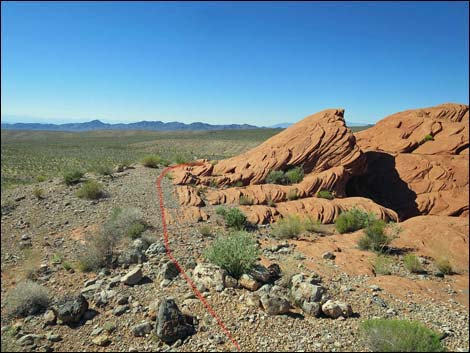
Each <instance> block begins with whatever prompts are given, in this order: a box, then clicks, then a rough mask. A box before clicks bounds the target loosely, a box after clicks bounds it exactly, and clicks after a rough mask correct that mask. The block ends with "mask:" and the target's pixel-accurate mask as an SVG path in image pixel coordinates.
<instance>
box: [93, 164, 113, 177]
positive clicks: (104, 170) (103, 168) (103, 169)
mask: <svg viewBox="0 0 470 353" xmlns="http://www.w3.org/2000/svg"><path fill="white" fill-rule="evenodd" d="M95 172H96V173H98V174H100V175H107V176H110V175H113V168H111V167H110V166H109V165H100V166H98V167H96V169H95Z"/></svg>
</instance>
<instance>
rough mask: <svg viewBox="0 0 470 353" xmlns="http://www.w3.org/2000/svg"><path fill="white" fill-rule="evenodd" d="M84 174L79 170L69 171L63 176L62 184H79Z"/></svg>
mask: <svg viewBox="0 0 470 353" xmlns="http://www.w3.org/2000/svg"><path fill="white" fill-rule="evenodd" d="M83 175H84V173H83V172H82V171H80V170H71V171H69V172H66V173H65V174H64V183H65V184H66V185H73V184H77V183H79V182H80V179H82V178H83Z"/></svg>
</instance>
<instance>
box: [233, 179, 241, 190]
mask: <svg viewBox="0 0 470 353" xmlns="http://www.w3.org/2000/svg"><path fill="white" fill-rule="evenodd" d="M231 186H232V187H236V188H240V187H242V186H243V181H241V180H238V181H236V182H234V183H233V184H232V185H231Z"/></svg>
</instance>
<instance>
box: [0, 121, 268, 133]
mask: <svg viewBox="0 0 470 353" xmlns="http://www.w3.org/2000/svg"><path fill="white" fill-rule="evenodd" d="M1 127H2V129H6V130H51V131H92V130H156V131H174V130H243V129H259V127H258V126H254V125H248V124H241V125H240V124H230V125H211V124H206V123H199V122H197V123H191V124H185V123H180V122H177V121H173V122H169V123H164V122H162V121H139V122H135V123H129V124H123V123H120V124H108V123H103V122H102V121H100V120H93V121H89V122H85V123H68V124H41V123H13V124H10V123H2V124H1Z"/></svg>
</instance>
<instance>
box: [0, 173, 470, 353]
mask: <svg viewBox="0 0 470 353" xmlns="http://www.w3.org/2000/svg"><path fill="white" fill-rule="evenodd" d="M161 171H162V169H148V168H143V167H141V166H135V168H134V169H129V170H126V171H124V172H122V173H116V174H115V176H114V177H113V178H109V177H96V176H94V175H87V176H86V177H88V178H97V179H98V180H99V181H100V182H101V183H102V184H103V185H104V188H105V190H106V191H107V193H108V196H107V197H106V198H104V199H102V200H99V201H85V200H81V199H79V198H77V197H76V196H75V190H76V189H77V188H78V187H79V186H73V187H68V186H65V185H63V184H62V183H61V181H60V180H58V179H54V180H51V181H46V182H43V183H40V184H38V185H37V187H39V188H41V189H43V191H44V194H45V198H44V199H42V200H37V199H36V197H34V195H33V190H34V189H35V187H36V186H25V187H20V188H17V189H14V190H8V191H7V192H5V193H3V194H2V209H3V206H4V205H7V204H8V202H10V203H11V204H13V206H14V208H13V209H12V210H10V211H9V212H8V213H7V214H3V215H2V220H1V221H2V230H1V245H2V249H1V259H2V268H1V269H2V285H1V290H2V327H7V326H8V325H11V324H12V323H17V324H20V325H21V332H22V333H23V334H27V333H33V334H39V335H42V334H44V335H47V334H48V333H53V334H57V335H60V336H61V338H62V339H61V340H60V341H58V342H50V341H48V340H47V339H42V341H41V342H40V343H38V344H37V345H36V346H35V347H33V348H34V350H37V351H44V350H48V349H53V350H54V351H75V350H77V351H129V350H131V351H133V350H134V351H136V350H138V351H168V350H171V351H231V350H234V346H233V344H232V343H231V342H230V341H229V340H228V339H227V338H226V336H225V335H224V333H223V332H222V330H221V329H220V328H219V326H218V325H217V323H216V322H215V321H214V320H213V319H212V318H211V316H210V315H208V313H207V311H206V310H205V308H204V306H203V305H202V303H200V302H199V301H198V300H196V299H194V297H193V296H192V295H191V294H192V291H191V289H190V288H189V286H188V285H187V283H186V282H185V281H184V280H183V279H182V278H181V277H180V276H179V277H177V278H176V279H175V280H174V281H173V282H171V284H170V285H168V286H164V287H162V286H161V282H160V280H158V279H157V277H158V273H159V270H160V268H161V267H162V265H163V264H164V263H165V262H167V261H168V258H167V257H166V255H165V254H161V255H159V256H156V257H153V258H151V259H150V260H149V261H148V262H146V263H145V264H144V265H143V272H144V275H145V276H146V278H147V280H146V281H144V282H143V284H139V285H136V286H133V287H128V286H124V285H122V284H120V285H118V286H117V287H115V288H113V289H114V290H115V291H116V296H117V297H119V296H129V297H130V299H129V304H128V305H129V310H128V311H127V312H125V313H124V314H123V315H121V316H116V315H115V314H113V310H114V309H115V308H116V306H117V305H116V304H114V303H111V304H108V305H106V306H104V307H96V306H95V305H94V302H93V300H90V307H91V308H92V309H94V310H96V311H97V315H96V317H94V318H93V319H91V320H88V321H86V322H85V323H84V324H83V325H79V326H77V327H75V328H70V327H68V326H62V325H55V326H46V325H44V319H43V317H42V316H30V317H27V318H26V319H21V320H14V321H11V320H10V319H9V318H7V317H6V316H5V315H4V311H3V306H4V297H6V296H7V292H8V290H9V289H11V288H12V287H13V286H14V285H15V283H17V281H18V280H19V277H18V273H19V272H21V271H17V269H19V268H21V267H23V266H24V265H25V263H27V262H28V260H30V259H29V258H28V256H30V253H28V252H25V251H24V250H21V249H20V244H21V243H22V237H24V236H25V235H27V236H29V237H30V238H31V242H32V247H33V249H35V250H36V251H37V252H39V253H40V263H41V264H44V265H47V268H48V270H49V273H50V276H45V278H43V279H42V280H40V282H41V284H43V285H44V286H45V287H46V288H48V289H49V291H50V293H51V294H52V296H53V297H54V298H58V297H61V296H62V295H64V294H66V293H79V292H80V291H81V290H82V289H83V288H84V283H85V281H86V280H89V279H91V278H95V277H96V278H97V279H103V281H104V284H103V285H105V284H106V283H108V282H109V281H110V279H111V278H113V277H114V276H117V275H123V274H125V273H127V272H128V271H129V270H128V269H125V268H116V269H112V270H111V272H110V273H108V274H100V275H98V276H97V275H95V274H92V273H88V274H87V273H81V272H79V271H74V272H70V271H66V270H64V269H63V268H62V266H61V265H60V264H54V263H53V255H54V254H57V253H61V254H63V257H64V259H65V260H68V261H71V262H73V260H74V259H75V257H76V254H77V253H79V252H80V251H82V249H83V245H82V242H83V241H84V239H85V238H86V236H92V235H93V234H94V233H95V232H96V231H97V229H99V227H101V226H102V225H103V223H104V222H105V221H106V219H107V218H108V217H109V216H110V214H111V211H112V209H113V208H114V207H123V206H124V207H137V208H139V209H141V210H142V212H143V214H144V218H145V220H146V221H147V222H148V223H149V224H150V225H151V227H152V228H151V229H150V230H149V231H148V232H149V233H151V234H153V235H154V236H155V237H156V239H157V240H158V241H162V232H161V219H160V214H159V207H158V199H157V193H156V187H155V181H156V178H157V176H158V175H159V173H160V172H161ZM163 191H164V198H165V207H166V208H167V209H173V208H178V204H177V201H176V199H175V196H174V193H173V187H172V185H171V181H170V180H168V179H166V178H165V179H164V181H163ZM8 200H10V201H8ZM14 200H17V201H14ZM208 210H209V212H210V214H211V219H210V223H209V224H210V225H211V227H213V228H214V233H217V231H222V230H223V228H222V226H221V225H220V224H219V222H218V221H217V217H215V216H214V214H213V210H211V209H210V208H208ZM198 229H199V225H194V224H193V225H185V224H173V225H170V226H169V233H170V246H171V249H172V251H173V255H174V256H175V257H176V258H177V259H178V261H179V262H180V263H181V264H182V266H183V267H184V268H185V269H186V270H187V272H188V273H191V268H193V267H194V266H195V264H196V263H197V262H199V261H201V254H202V252H203V251H204V249H206V248H207V246H208V245H209V244H210V242H211V241H212V240H213V237H212V236H202V235H201V234H200V232H199V230H198ZM268 231H269V229H265V228H262V229H259V230H257V231H255V232H254V236H257V237H258V238H259V239H263V237H264V236H265V234H266V232H268ZM285 256H289V254H282V253H279V254H275V256H274V258H275V259H279V260H282V259H283V258H284V257H285ZM333 268H334V266H333ZM299 271H300V270H299ZM302 271H303V272H308V270H306V269H305V268H303V269H302ZM320 275H322V274H320ZM369 280H370V278H369V277H367V276H351V275H347V274H345V273H343V272H341V270H340V269H339V268H337V269H336V270H335V272H334V275H333V276H328V278H324V279H323V285H324V286H325V287H326V288H327V289H328V293H329V294H330V296H331V297H333V298H334V299H335V300H342V301H345V302H347V303H349V304H351V306H352V308H353V311H354V313H355V315H354V316H353V317H351V318H347V319H345V320H341V319H336V320H333V319H329V318H314V317H310V316H308V315H304V314H303V313H302V312H301V311H300V310H299V309H295V310H292V311H291V312H290V313H289V314H288V315H276V316H269V315H267V314H265V313H264V312H263V310H262V309H259V308H252V307H249V306H248V305H247V302H246V295H247V294H248V293H249V292H248V291H247V290H246V289H225V290H224V291H223V292H222V293H217V292H209V293H205V294H204V295H205V296H206V299H207V300H208V302H209V303H210V304H211V306H212V307H213V308H214V309H215V311H216V312H217V314H218V315H220V317H221V319H222V321H223V322H224V323H225V324H226V326H227V328H228V329H229V330H230V331H231V332H232V334H233V336H234V338H235V339H236V340H237V342H238V343H239V344H240V346H241V349H242V350H243V351H367V349H366V347H365V346H364V343H363V342H362V340H361V338H360V336H359V324H360V323H361V321H362V320H364V319H368V318H374V317H381V318H382V317H383V318H391V317H393V318H400V319H403V318H406V319H411V320H419V321H421V322H423V323H424V324H425V325H426V326H428V327H430V328H432V329H435V330H436V331H439V332H447V337H446V338H445V339H444V343H445V345H446V347H447V348H448V349H449V350H451V351H468V348H469V335H468V318H469V315H468V314H469V313H468V308H466V307H464V306H462V305H460V304H458V303H457V302H456V301H455V300H452V296H451V295H449V299H448V301H435V300H434V301H433V300H431V299H428V300H419V301H417V300H414V299H415V298H413V297H412V296H411V297H409V298H408V299H409V300H403V299H399V298H397V297H395V296H393V295H392V294H390V293H387V292H386V291H384V290H378V291H373V290H371V288H370V286H369V284H368V281H369ZM167 297H173V298H175V299H176V302H177V304H178V306H179V307H180V309H182V311H183V312H187V313H190V314H191V315H193V316H195V318H196V319H197V320H196V321H197V326H196V327H197V332H196V334H195V335H193V336H191V337H189V338H187V339H186V340H185V341H184V342H177V343H176V344H175V345H173V346H172V347H170V346H167V345H166V344H164V343H162V342H161V341H159V340H158V339H157V338H155V337H154V336H153V335H150V336H148V337H134V335H133V333H132V330H131V327H133V326H134V325H136V324H138V323H141V322H143V321H148V322H151V323H152V324H153V321H152V320H151V317H150V316H151V315H150V313H149V310H148V307H149V306H150V305H151V304H152V303H155V302H156V301H157V300H158V299H160V298H167ZM109 323H114V324H115V325H116V329H115V331H113V332H112V333H110V334H109V338H110V340H111V343H110V345H109V346H107V347H100V346H97V345H95V344H93V343H92V340H93V338H94V337H95V335H94V334H95V333H96V332H97V331H99V329H100V328H103V327H105V326H106V324H109ZM5 332H6V331H5ZM4 337H6V336H5V334H4V329H2V340H3V338H4ZM2 344H3V343H2ZM20 348H22V349H23V350H27V349H29V348H28V347H20Z"/></svg>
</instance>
